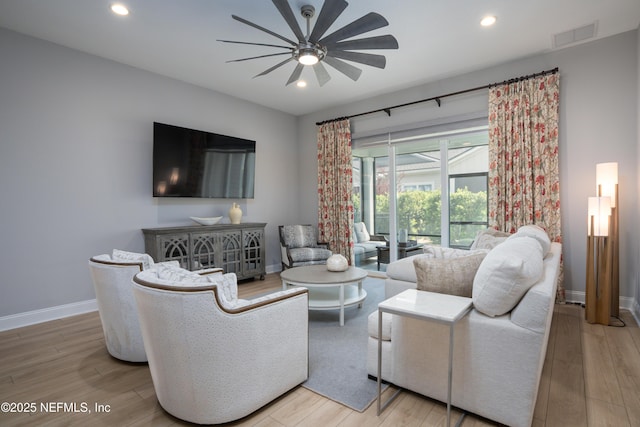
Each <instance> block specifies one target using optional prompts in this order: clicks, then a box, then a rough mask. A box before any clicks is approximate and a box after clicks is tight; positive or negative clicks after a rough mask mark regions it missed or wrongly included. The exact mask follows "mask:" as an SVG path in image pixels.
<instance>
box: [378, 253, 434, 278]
mask: <svg viewBox="0 0 640 427" xmlns="http://www.w3.org/2000/svg"><path fill="white" fill-rule="evenodd" d="M423 256H425V255H422V254H421V255H412V256H410V257H406V258H402V259H399V260H397V261H394V262H392V263H391V264H389V265H387V277H388V278H390V279H395V280H402V281H404V282H412V283H416V281H417V280H418V278H417V276H416V269H415V267H414V266H413V260H414V259H415V258H417V257H423Z"/></svg>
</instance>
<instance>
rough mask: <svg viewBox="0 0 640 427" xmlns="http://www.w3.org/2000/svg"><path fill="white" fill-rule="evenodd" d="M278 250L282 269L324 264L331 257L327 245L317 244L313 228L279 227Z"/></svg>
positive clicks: (306, 225)
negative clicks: (279, 250) (280, 255)
mask: <svg viewBox="0 0 640 427" xmlns="http://www.w3.org/2000/svg"><path fill="white" fill-rule="evenodd" d="M278 229H279V232H280V249H281V251H282V269H283V270H285V269H287V268H291V267H299V266H302V265H314V264H326V262H327V258H329V257H330V256H331V255H332V252H331V251H330V250H329V245H328V244H327V243H321V242H318V237H317V233H316V230H315V228H314V227H313V226H311V225H308V224H305V225H281V226H279V227H278Z"/></svg>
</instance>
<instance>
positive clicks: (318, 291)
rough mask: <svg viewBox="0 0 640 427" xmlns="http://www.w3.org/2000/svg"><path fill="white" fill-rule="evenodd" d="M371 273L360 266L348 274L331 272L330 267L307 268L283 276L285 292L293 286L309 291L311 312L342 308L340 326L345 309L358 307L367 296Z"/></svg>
mask: <svg viewBox="0 0 640 427" xmlns="http://www.w3.org/2000/svg"><path fill="white" fill-rule="evenodd" d="M365 277H367V272H366V271H365V270H363V269H361V268H358V267H349V269H348V270H346V271H339V272H335V271H329V270H327V266H326V265H324V264H323V265H305V266H302V267H294V268H289V269H288V270H284V271H283V272H282V273H280V278H281V279H282V289H287V285H290V286H304V287H305V288H309V310H335V309H340V326H343V325H344V308H345V307H350V306H352V305H356V304H358V307H362V301H364V299H365V298H366V297H367V292H366V291H365V290H364V289H362V281H363V280H364V278H365Z"/></svg>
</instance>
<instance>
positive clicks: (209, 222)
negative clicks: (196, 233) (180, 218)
mask: <svg viewBox="0 0 640 427" xmlns="http://www.w3.org/2000/svg"><path fill="white" fill-rule="evenodd" d="M189 218H190V219H191V220H192V221H195V222H197V223H198V224H200V225H214V224H217V223H218V222H219V221H220V220H221V219H222V217H221V216H214V217H210V218H200V217H197V216H190V217H189Z"/></svg>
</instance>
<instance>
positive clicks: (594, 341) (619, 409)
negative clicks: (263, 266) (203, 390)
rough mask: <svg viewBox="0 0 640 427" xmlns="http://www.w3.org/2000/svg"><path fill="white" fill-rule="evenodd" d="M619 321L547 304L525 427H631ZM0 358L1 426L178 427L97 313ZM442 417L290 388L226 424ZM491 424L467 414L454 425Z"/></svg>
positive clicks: (144, 370)
mask: <svg viewBox="0 0 640 427" xmlns="http://www.w3.org/2000/svg"><path fill="white" fill-rule="evenodd" d="M381 283H382V282H381ZM280 286H281V285H280V280H279V275H278V274H270V275H267V279H266V280H264V281H259V280H257V281H252V282H247V283H243V284H241V285H240V295H241V297H243V298H248V297H249V298H250V297H251V296H252V295H256V294H260V293H263V292H266V291H270V290H277V289H279V288H280ZM336 315H337V313H336ZM621 315H622V317H623V319H624V321H625V322H626V323H627V327H624V328H616V327H604V326H602V325H590V324H588V323H586V322H585V321H584V309H582V308H581V307H580V306H576V305H557V306H556V307H555V312H554V317H553V322H552V329H551V337H550V340H549V345H548V348H547V354H546V359H545V364H544V370H543V376H542V380H541V382H540V389H539V393H538V400H537V404H536V410H535V414H534V422H533V425H534V426H536V427H539V426H549V427H551V426H563V427H566V426H605V425H606V426H640V329H639V328H638V326H637V324H636V323H635V321H634V320H633V317H632V316H631V315H630V314H629V313H628V312H622V313H621ZM0 361H1V363H0V402H13V403H14V404H15V405H14V408H13V409H22V411H21V412H13V413H7V412H3V411H2V412H0V425H2V426H33V425H38V426H75V425H78V426H80V425H88V424H90V425H92V426H171V425H188V423H185V422H184V421H181V420H178V419H176V418H174V417H172V416H171V415H169V414H167V413H166V412H164V410H163V409H162V408H161V407H160V405H159V404H158V402H157V400H156V397H155V392H154V389H153V384H152V382H151V377H150V375H149V369H148V367H147V365H146V364H135V363H125V362H121V361H118V360H116V359H114V358H112V357H110V356H109V354H108V353H107V351H106V348H105V346H104V337H103V334H102V328H101V325H100V318H99V317H98V313H97V312H95V313H88V314H83V315H80V316H75V317H69V318H66V319H60V320H55V321H51V322H47V323H41V324H38V325H33V326H28V327H24V328H20V329H14V330H10V331H5V332H0ZM363 363H364V361H363ZM393 391H394V390H393V388H389V389H388V390H387V393H392V392H393ZM32 403H35V404H36V407H35V410H33V411H30V409H31V407H30V406H29V405H31V404H32ZM41 403H44V404H47V405H48V406H47V407H46V409H47V411H45V410H44V408H43V407H41V406H40V405H41ZM65 404H66V405H67V407H66V408H65V406H64V405H65ZM73 405H75V406H73ZM85 405H86V406H85ZM25 407H26V409H27V410H25ZM445 419H446V406H445V405H444V404H442V403H440V402H436V401H433V400H431V399H427V398H424V397H422V396H419V395H416V394H414V393H410V392H402V393H401V394H400V395H399V397H398V398H397V399H396V400H395V401H394V402H393V403H392V404H391V405H390V406H389V407H388V408H387V409H386V411H385V412H384V413H383V414H382V415H381V416H380V417H378V416H376V405H375V402H374V404H372V405H371V406H370V407H369V408H368V409H367V410H366V411H365V412H363V413H359V412H356V411H353V410H351V409H349V408H346V407H344V406H342V405H340V404H339V403H336V402H334V401H332V400H329V399H327V398H325V397H322V396H320V395H317V394H315V393H313V392H311V391H309V390H307V389H305V388H303V387H297V388H295V389H293V390H292V391H290V392H289V393H287V394H285V395H284V396H282V397H280V398H278V399H276V400H275V401H274V402H272V403H271V404H269V405H267V406H266V407H264V408H262V409H261V410H259V411H257V412H256V413H254V414H252V415H250V416H249V417H247V418H245V419H242V420H240V421H238V422H234V423H230V424H229V425H232V426H255V427H271V426H278V427H282V426H304V427H315V426H318V427H330V426H340V427H352V426H367V427H369V426H420V427H428V426H442V425H444V424H445ZM491 425H494V423H492V422H490V421H488V420H484V419H480V418H478V417H474V416H467V417H466V418H465V420H464V423H463V426H465V427H470V426H491Z"/></svg>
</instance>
